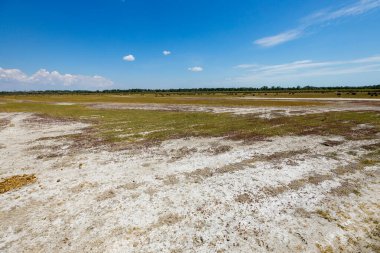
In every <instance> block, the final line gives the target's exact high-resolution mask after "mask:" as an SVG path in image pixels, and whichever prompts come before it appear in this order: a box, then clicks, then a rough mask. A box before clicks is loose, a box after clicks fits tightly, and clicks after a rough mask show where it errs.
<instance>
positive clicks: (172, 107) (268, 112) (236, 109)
mask: <svg viewBox="0 0 380 253" xmlns="http://www.w3.org/2000/svg"><path fill="white" fill-rule="evenodd" d="M242 99H247V98H242ZM265 100H269V101H270V100H276V99H265ZM277 100H278V99H277ZM284 100H289V101H296V100H297V99H284ZM312 100H313V99H308V101H312ZM323 101H325V100H323ZM326 101H328V103H326V104H321V105H320V106H278V107H276V106H265V107H257V106H256V107H255V106H210V105H176V104H155V103H145V104H144V103H133V104H131V103H91V104H87V105H88V106H90V107H92V108H97V109H124V110H125V109H136V110H162V111H189V112H211V113H233V114H240V115H242V114H255V115H257V116H258V117H261V118H275V117H280V116H295V115H306V114H316V113H324V112H340V111H380V100H377V99H372V100H370V101H367V100H365V99H364V100H363V99H357V100H351V99H328V100H326Z"/></svg>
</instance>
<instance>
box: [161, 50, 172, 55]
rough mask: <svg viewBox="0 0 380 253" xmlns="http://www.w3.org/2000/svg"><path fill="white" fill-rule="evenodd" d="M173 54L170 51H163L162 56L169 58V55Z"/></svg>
mask: <svg viewBox="0 0 380 253" xmlns="http://www.w3.org/2000/svg"><path fill="white" fill-rule="evenodd" d="M171 53H172V52H170V51H168V50H164V51H162V54H163V55H165V56H167V55H169V54H171Z"/></svg>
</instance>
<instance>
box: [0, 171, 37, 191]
mask: <svg viewBox="0 0 380 253" xmlns="http://www.w3.org/2000/svg"><path fill="white" fill-rule="evenodd" d="M36 180H37V178H36V176H35V175H34V174H32V175H26V174H25V175H16V176H12V177H8V178H5V179H4V180H3V181H1V182H0V194H1V193H5V192H8V191H11V190H14V189H18V188H21V187H23V186H25V185H28V184H32V183H34V182H36Z"/></svg>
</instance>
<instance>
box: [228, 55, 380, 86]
mask: <svg viewBox="0 0 380 253" xmlns="http://www.w3.org/2000/svg"><path fill="white" fill-rule="evenodd" d="M235 68H238V69H242V70H244V71H245V74H244V75H243V76H240V77H238V78H236V81H238V82H242V83H244V82H266V81H269V82H271V81H272V82H275V81H276V82H277V81H281V80H291V79H299V78H302V77H320V76H327V75H329V76H332V75H336V76H337V75H344V74H357V73H367V72H380V55H375V56H371V57H366V58H359V59H353V60H345V61H312V60H302V61H295V62H290V63H284V64H276V65H258V64H241V65H238V66H235ZM379 81H380V80H379Z"/></svg>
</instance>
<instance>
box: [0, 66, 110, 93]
mask: <svg viewBox="0 0 380 253" xmlns="http://www.w3.org/2000/svg"><path fill="white" fill-rule="evenodd" d="M111 85H113V82H112V81H111V80H109V79H106V78H104V77H102V76H98V75H94V76H86V75H74V74H61V73H59V72H58V71H51V72H50V71H47V70H46V69H40V70H38V71H37V72H36V73H34V74H32V75H29V76H28V75H27V74H25V73H24V72H22V71H21V70H20V69H3V68H0V89H1V88H2V87H8V89H9V88H10V87H13V89H14V90H18V89H31V90H32V89H39V88H40V87H43V88H51V89H55V88H65V89H66V88H68V89H93V88H95V89H96V88H106V87H109V86H111Z"/></svg>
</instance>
